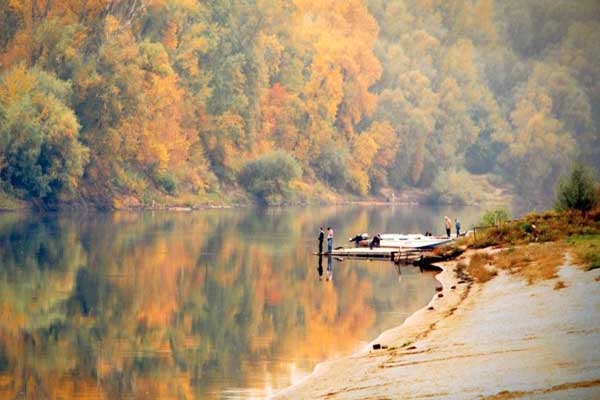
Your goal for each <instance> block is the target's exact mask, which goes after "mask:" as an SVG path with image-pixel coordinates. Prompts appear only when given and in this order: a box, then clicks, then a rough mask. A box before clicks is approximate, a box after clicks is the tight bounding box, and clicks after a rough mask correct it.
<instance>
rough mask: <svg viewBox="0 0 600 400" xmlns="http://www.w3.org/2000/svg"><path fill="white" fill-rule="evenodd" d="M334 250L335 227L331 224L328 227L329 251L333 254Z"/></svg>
mask: <svg viewBox="0 0 600 400" xmlns="http://www.w3.org/2000/svg"><path fill="white" fill-rule="evenodd" d="M332 250H333V229H331V227H330V226H328V227H327V252H328V253H329V254H331V251H332Z"/></svg>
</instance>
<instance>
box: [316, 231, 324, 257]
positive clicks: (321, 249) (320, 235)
mask: <svg viewBox="0 0 600 400" xmlns="http://www.w3.org/2000/svg"><path fill="white" fill-rule="evenodd" d="M319 229H320V232H319V237H318V238H317V240H318V241H319V254H323V240H325V232H323V227H321V228H319Z"/></svg>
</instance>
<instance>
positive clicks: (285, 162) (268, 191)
mask: <svg viewBox="0 0 600 400" xmlns="http://www.w3.org/2000/svg"><path fill="white" fill-rule="evenodd" d="M299 175H300V166H299V165H298V162H297V161H296V160H295V159H294V158H293V157H292V156H291V155H289V154H288V153H286V152H284V151H276V152H273V153H269V154H266V155H264V156H262V157H260V158H258V159H256V160H254V161H249V162H246V163H245V164H244V166H243V168H242V171H241V173H240V175H239V182H240V184H241V185H242V186H243V187H244V188H245V189H246V190H247V191H248V192H249V193H251V194H252V195H254V196H255V197H256V199H257V201H258V202H259V203H262V204H271V205H272V204H281V203H282V202H284V201H285V200H286V199H287V198H288V197H289V195H290V193H289V192H290V189H289V185H290V182H291V181H292V180H293V179H294V178H296V177H298V176H299Z"/></svg>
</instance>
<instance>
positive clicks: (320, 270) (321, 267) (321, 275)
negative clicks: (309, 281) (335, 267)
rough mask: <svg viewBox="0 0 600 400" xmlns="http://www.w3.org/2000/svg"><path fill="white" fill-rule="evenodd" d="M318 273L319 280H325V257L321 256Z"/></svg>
mask: <svg viewBox="0 0 600 400" xmlns="http://www.w3.org/2000/svg"><path fill="white" fill-rule="evenodd" d="M317 272H318V273H319V280H320V281H321V280H323V255H322V254H319V266H318V267H317Z"/></svg>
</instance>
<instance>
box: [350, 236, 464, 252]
mask: <svg viewBox="0 0 600 400" xmlns="http://www.w3.org/2000/svg"><path fill="white" fill-rule="evenodd" d="M453 240H454V238H449V237H447V236H425V235H422V234H420V233H409V234H402V233H383V234H381V241H380V243H379V247H384V248H411V249H421V250H426V249H433V248H435V247H439V246H443V245H445V244H448V243H450V242H452V241H453ZM365 242H366V243H365ZM369 242H370V241H366V240H365V241H362V242H361V246H365V245H366V246H368V245H369Z"/></svg>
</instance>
